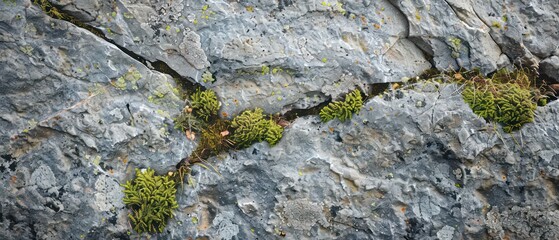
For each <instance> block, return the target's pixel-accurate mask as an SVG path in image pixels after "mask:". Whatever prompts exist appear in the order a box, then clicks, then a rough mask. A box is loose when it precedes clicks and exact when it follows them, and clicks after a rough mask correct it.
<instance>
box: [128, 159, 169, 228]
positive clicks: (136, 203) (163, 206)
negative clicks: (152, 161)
mask: <svg viewBox="0 0 559 240" xmlns="http://www.w3.org/2000/svg"><path fill="white" fill-rule="evenodd" d="M176 192H177V189H176V184H175V181H174V180H173V179H172V178H171V176H168V175H164V176H156V175H155V171H154V170H152V169H142V170H140V169H136V178H135V179H134V180H132V181H127V182H126V184H124V194H125V196H124V199H123V201H124V204H126V206H127V207H128V208H129V209H130V210H131V211H132V212H131V213H130V214H128V217H129V218H130V221H131V222H132V226H133V228H134V231H136V232H138V233H144V232H150V233H155V232H163V229H165V226H166V225H167V220H168V219H169V218H172V217H173V210H175V209H176V208H178V204H177V201H176V197H175V194H176Z"/></svg>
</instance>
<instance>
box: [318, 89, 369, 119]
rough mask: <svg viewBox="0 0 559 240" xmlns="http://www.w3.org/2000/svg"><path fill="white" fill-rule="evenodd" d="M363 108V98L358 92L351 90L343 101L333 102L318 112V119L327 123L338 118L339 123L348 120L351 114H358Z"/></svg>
mask: <svg viewBox="0 0 559 240" xmlns="http://www.w3.org/2000/svg"><path fill="white" fill-rule="evenodd" d="M361 107H363V98H362V97H361V93H360V92H359V90H357V89H356V90H353V91H352V92H350V93H349V94H347V95H346V97H345V100H344V101H343V102H342V101H334V102H331V103H330V104H328V106H326V107H324V108H323V109H322V110H320V118H321V119H322V121H323V122H328V121H330V120H332V119H334V118H338V119H339V120H340V121H341V122H345V121H346V120H348V119H350V118H351V116H352V114H354V113H359V111H360V110H361Z"/></svg>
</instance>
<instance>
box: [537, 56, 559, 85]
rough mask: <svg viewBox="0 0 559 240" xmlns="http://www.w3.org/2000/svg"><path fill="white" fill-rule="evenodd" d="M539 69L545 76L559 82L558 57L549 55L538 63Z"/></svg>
mask: <svg viewBox="0 0 559 240" xmlns="http://www.w3.org/2000/svg"><path fill="white" fill-rule="evenodd" d="M540 70H541V73H542V74H543V75H545V76H546V77H548V78H550V79H553V80H555V82H559V57H558V56H551V57H549V58H546V59H544V60H543V61H542V62H541V63H540Z"/></svg>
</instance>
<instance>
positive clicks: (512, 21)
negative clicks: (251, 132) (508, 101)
mask: <svg viewBox="0 0 559 240" xmlns="http://www.w3.org/2000/svg"><path fill="white" fill-rule="evenodd" d="M52 3H53V4H54V5H55V6H58V7H60V8H61V9H63V11H64V12H65V13H67V14H70V15H72V16H74V17H75V18H76V19H78V20H79V21H81V22H83V23H85V24H87V25H89V26H91V27H94V28H96V29H99V30H101V31H102V32H103V34H104V36H97V35H94V34H92V33H91V32H89V31H88V30H86V29H83V28H80V27H77V26H75V25H74V24H71V23H69V22H67V21H63V20H56V19H52V18H50V17H48V16H47V15H45V14H44V13H43V12H42V11H41V10H40V9H39V8H38V7H37V6H34V5H32V4H31V2H30V1H29V0H2V1H1V2H0V142H1V143H2V144H0V156H1V159H0V180H1V182H0V185H1V186H0V239H128V238H131V237H132V238H136V237H137V234H136V233H134V232H133V231H132V230H131V228H130V225H129V222H128V219H127V210H126V209H125V208H124V205H123V203H122V197H123V194H122V189H123V188H122V187H121V186H120V184H122V183H124V182H125V181H126V180H128V179H131V178H132V177H133V174H134V169H135V168H137V167H139V168H145V167H151V168H154V169H156V170H157V171H158V172H159V173H161V174H162V173H166V172H167V171H169V170H173V169H174V166H175V164H176V163H177V162H178V161H179V160H180V159H181V158H184V157H186V156H188V155H189V154H190V152H191V151H192V149H193V148H194V146H195V142H191V141H188V140H187V139H186V138H185V137H184V135H183V134H182V133H181V132H180V131H178V130H175V129H174V126H173V120H172V119H173V117H175V116H177V115H178V114H179V112H180V111H181V109H182V108H183V107H184V106H183V105H184V103H183V102H182V100H181V99H180V97H179V96H178V95H179V89H178V88H177V84H176V82H175V80H174V79H173V78H172V77H171V76H169V75H167V74H165V73H162V72H160V71H165V72H166V73H173V74H175V73H176V74H178V75H180V76H182V77H185V78H188V79H191V80H192V81H194V82H196V81H198V82H200V84H202V85H204V86H206V87H208V88H211V89H214V90H216V91H217V93H218V95H219V96H220V97H221V101H222V102H223V106H222V112H223V114H226V115H228V116H232V115H234V114H236V113H238V112H240V111H242V110H243V109H246V108H254V107H262V108H264V109H265V110H266V111H267V112H269V113H272V112H280V111H288V110H291V109H297V108H309V107H312V106H316V105H318V104H320V103H322V102H324V101H326V100H327V99H329V98H336V97H337V96H339V95H340V94H343V93H346V92H347V91H348V90H349V89H354V88H355V87H356V86H358V87H362V88H364V89H368V88H371V87H373V85H372V84H375V83H385V82H398V81H401V80H402V79H403V78H404V79H405V78H406V77H414V76H416V75H418V74H419V73H421V72H422V71H423V70H425V69H428V68H431V67H436V68H439V69H448V68H452V69H458V68H461V67H464V68H473V67H479V68H480V69H481V70H482V71H483V72H485V73H489V72H491V71H494V70H496V69H497V68H499V67H510V66H511V64H513V63H516V64H521V65H523V66H527V67H531V68H541V71H542V74H543V75H545V76H546V77H548V78H550V79H555V80H557V76H559V73H558V72H557V71H558V67H557V65H558V64H557V58H558V55H559V52H558V50H557V48H558V46H557V43H558V42H559V35H558V32H557V29H559V19H558V15H559V12H558V11H559V3H557V2H554V1H519V0H506V1H505V0H503V1H501V0H495V1H491V2H488V1H482V0H479V1H477V0H472V1H454V0H452V1H451V0H446V1H344V2H334V1H323V2H318V1H315V2H313V1H291V0H280V1H241V2H236V1H207V2H200V1H181V0H179V1H145V0H129V1H81V0H80V1H69V0H67V1H66V0H65V1H52ZM138 60H140V61H138ZM540 62H541V64H540ZM143 63H145V64H143ZM165 65H166V66H167V67H161V66H165ZM205 71H209V72H211V73H213V74H214V77H215V78H216V81H215V82H213V83H211V82H202V81H201V77H200V76H201V74H202V73H203V72H205ZM558 111H559V103H557V102H552V103H551V104H549V105H548V106H546V107H541V108H538V110H537V117H536V121H535V122H534V123H531V124H527V125H526V126H524V128H523V129H522V130H520V131H518V132H515V133H514V134H510V135H509V134H504V133H502V131H501V130H500V129H499V127H498V126H497V125H494V124H491V123H486V122H485V121H484V120H483V119H480V118H478V117H476V116H475V115H474V114H473V113H472V111H471V110H470V109H469V108H468V106H467V105H466V104H465V103H464V102H463V101H462V99H461V96H460V86H457V85H438V84H436V83H418V84H416V85H415V89H414V90H399V91H393V92H389V93H387V94H384V95H382V96H377V97H374V98H372V99H370V100H369V101H368V102H367V103H366V104H365V106H364V107H363V109H362V110H361V114H360V115H358V116H355V117H354V118H353V119H352V120H351V121H348V122H346V123H340V122H338V121H337V120H334V121H331V122H329V123H327V124H324V123H321V122H320V121H319V118H318V117H317V116H308V117H304V118H299V119H297V120H295V121H294V122H293V123H292V124H291V125H290V126H289V127H288V128H287V129H286V132H285V133H284V138H283V139H282V140H281V141H280V142H279V143H278V145H276V146H275V147H273V148H270V147H269V146H268V145H267V144H266V143H260V144H255V145H253V146H251V147H249V148H247V149H245V150H240V151H235V152H229V153H225V154H222V155H220V156H217V157H215V158H212V159H210V160H209V164H211V165H213V166H215V167H216V168H217V169H218V171H219V174H218V173H216V172H213V171H209V170H206V169H203V168H198V167H196V168H195V169H194V172H193V179H194V180H195V182H196V184H195V185H194V186H186V185H185V186H184V188H182V189H180V190H179V194H178V196H177V197H178V200H179V210H178V211H177V212H176V216H175V218H174V219H172V220H170V221H169V224H168V226H167V228H166V230H165V232H164V233H162V234H158V235H154V237H156V238H161V239H188V238H197V237H208V238H211V239H256V238H258V239H272V238H281V236H285V238H287V239H332V238H339V239H462V238H469V239H486V238H495V239H539V238H541V239H557V238H559V226H558V225H557V224H559V219H558V217H559V211H558V210H557V204H558V202H557V186H558V185H557V184H558V181H559V153H558V152H559V150H557V149H559V139H558V138H559V137H558V136H559V128H558V127H557V126H558V125H557V122H558V121H559V116H558Z"/></svg>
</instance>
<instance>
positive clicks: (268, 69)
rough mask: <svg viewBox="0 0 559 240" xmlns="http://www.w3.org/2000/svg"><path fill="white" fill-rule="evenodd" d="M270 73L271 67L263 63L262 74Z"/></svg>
mask: <svg viewBox="0 0 559 240" xmlns="http://www.w3.org/2000/svg"><path fill="white" fill-rule="evenodd" d="M269 73H270V67H268V66H266V65H263V66H262V76H264V75H266V74H269Z"/></svg>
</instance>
